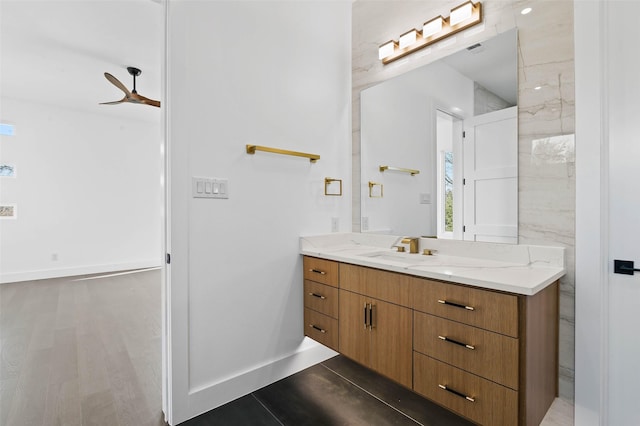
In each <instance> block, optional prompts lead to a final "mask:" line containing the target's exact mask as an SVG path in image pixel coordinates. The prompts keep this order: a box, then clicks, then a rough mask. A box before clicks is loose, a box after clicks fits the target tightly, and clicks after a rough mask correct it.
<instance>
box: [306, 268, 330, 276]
mask: <svg viewBox="0 0 640 426" xmlns="http://www.w3.org/2000/svg"><path fill="white" fill-rule="evenodd" d="M309 272H313V273H314V274H320V275H327V273H326V272H325V271H321V270H319V269H309Z"/></svg>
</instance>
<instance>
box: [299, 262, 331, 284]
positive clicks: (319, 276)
mask: <svg viewBox="0 0 640 426" xmlns="http://www.w3.org/2000/svg"><path fill="white" fill-rule="evenodd" d="M303 265H304V279H305V280H311V281H315V282H318V283H322V284H327V285H330V286H333V287H338V262H334V261H332V260H325V259H318V258H316V257H309V256H305V257H304V260H303Z"/></svg>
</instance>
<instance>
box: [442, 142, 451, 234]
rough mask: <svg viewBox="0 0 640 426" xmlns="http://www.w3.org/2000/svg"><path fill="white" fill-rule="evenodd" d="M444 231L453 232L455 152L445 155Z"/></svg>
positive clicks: (448, 152)
mask: <svg viewBox="0 0 640 426" xmlns="http://www.w3.org/2000/svg"><path fill="white" fill-rule="evenodd" d="M443 180H444V230H445V232H453V152H451V151H447V152H445V153H444V176H443Z"/></svg>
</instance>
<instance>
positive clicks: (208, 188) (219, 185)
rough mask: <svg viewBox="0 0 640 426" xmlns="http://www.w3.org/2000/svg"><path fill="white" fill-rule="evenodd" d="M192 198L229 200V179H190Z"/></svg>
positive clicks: (194, 177) (193, 177)
mask: <svg viewBox="0 0 640 426" xmlns="http://www.w3.org/2000/svg"><path fill="white" fill-rule="evenodd" d="M191 187H192V196H193V198H225V199H226V198H229V179H227V178H213V177H201V176H192V177H191Z"/></svg>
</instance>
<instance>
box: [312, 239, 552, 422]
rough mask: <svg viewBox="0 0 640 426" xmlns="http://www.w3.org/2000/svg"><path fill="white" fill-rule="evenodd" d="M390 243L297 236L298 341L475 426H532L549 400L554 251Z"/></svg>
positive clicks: (426, 241) (423, 242)
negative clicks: (406, 249)
mask: <svg viewBox="0 0 640 426" xmlns="http://www.w3.org/2000/svg"><path fill="white" fill-rule="evenodd" d="M398 241H399V238H397V237H391V236H379V235H367V234H332V235H330V236H318V237H304V238H302V239H301V253H302V254H303V255H304V260H303V263H304V305H305V308H304V312H305V314H304V327H305V334H306V335H307V336H309V337H311V338H313V339H315V340H317V341H318V342H320V343H322V344H324V345H326V346H328V347H330V348H332V349H334V350H336V351H338V352H340V353H341V354H343V355H344V356H347V357H349V358H351V359H353V360H354V361H356V362H358V363H360V364H362V365H364V366H367V367H369V368H371V369H372V370H374V371H376V372H379V373H380V374H382V375H384V376H386V377H389V378H391V379H393V380H395V381H397V382H398V383H400V384H402V385H404V386H406V387H408V388H410V389H413V390H414V391H415V392H417V393H418V394H420V395H423V396H424V397H426V398H428V399H430V400H432V401H434V402H436V403H438V404H440V405H442V406H444V407H446V408H448V409H449V410H451V411H454V412H456V413H458V414H460V415H462V416H464V417H466V418H468V419H470V420H472V421H474V422H477V423H479V424H482V425H516V424H518V425H538V424H539V423H540V422H541V420H542V418H543V417H544V415H545V413H546V412H547V410H548V408H549V407H550V405H551V403H552V402H553V400H554V398H555V397H556V396H557V393H558V388H557V386H558V279H559V278H560V277H561V276H562V275H564V253H563V249H561V248H556V247H535V246H506V245H501V244H487V243H465V242H460V241H441V240H438V241H434V240H429V239H422V240H421V241H420V243H421V246H422V247H425V245H427V244H428V245H429V246H430V247H428V248H430V249H433V250H434V252H435V255H433V256H423V255H421V254H410V253H397V252H396V251H394V249H393V248H392V247H393V246H395V245H397V243H398ZM425 248H426V247H425Z"/></svg>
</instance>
